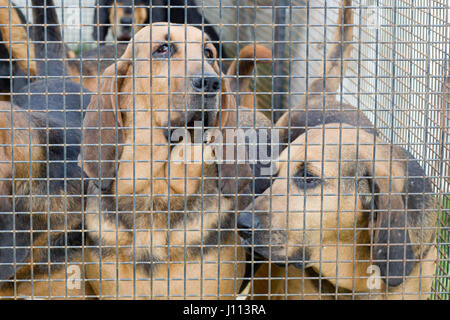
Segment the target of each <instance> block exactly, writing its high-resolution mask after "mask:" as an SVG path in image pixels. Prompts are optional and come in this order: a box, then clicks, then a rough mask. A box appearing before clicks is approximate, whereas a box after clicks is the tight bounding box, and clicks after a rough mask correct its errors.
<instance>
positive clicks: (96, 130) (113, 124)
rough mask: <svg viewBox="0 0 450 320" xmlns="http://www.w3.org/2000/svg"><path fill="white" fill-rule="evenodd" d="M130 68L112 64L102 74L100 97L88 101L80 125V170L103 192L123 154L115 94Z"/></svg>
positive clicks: (119, 111) (121, 123)
mask: <svg viewBox="0 0 450 320" xmlns="http://www.w3.org/2000/svg"><path fill="white" fill-rule="evenodd" d="M122 57H123V58H124V57H126V54H125V55H124V56H122ZM130 65H131V63H130V61H119V62H118V63H117V69H116V66H115V65H114V64H113V65H111V66H109V67H108V68H107V69H106V70H105V72H104V73H103V75H102V77H104V78H103V79H102V80H101V83H100V93H99V94H97V95H94V96H93V97H92V98H91V103H90V104H89V107H88V109H87V110H86V116H85V118H84V122H83V128H84V131H83V163H84V167H83V168H84V170H85V172H86V174H87V175H88V177H89V178H98V179H99V180H98V181H97V182H94V183H95V184H97V187H98V188H101V189H102V190H104V191H105V190H108V189H109V188H110V187H111V184H112V182H113V179H114V178H115V175H116V169H115V168H116V159H119V158H120V154H121V152H122V146H121V144H122V143H123V134H124V133H123V132H122V130H121V127H122V126H123V117H122V113H121V110H120V103H119V100H120V96H119V95H118V92H120V91H121V90H120V89H121V86H122V84H123V82H124V77H125V76H126V75H127V73H128V69H129V68H130ZM116 75H117V78H116Z"/></svg>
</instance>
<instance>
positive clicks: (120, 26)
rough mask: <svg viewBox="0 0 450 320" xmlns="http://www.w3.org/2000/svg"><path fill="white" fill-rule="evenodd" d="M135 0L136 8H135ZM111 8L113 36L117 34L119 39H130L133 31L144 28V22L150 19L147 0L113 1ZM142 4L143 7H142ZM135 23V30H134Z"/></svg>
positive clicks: (110, 16) (110, 17)
mask: <svg viewBox="0 0 450 320" xmlns="http://www.w3.org/2000/svg"><path fill="white" fill-rule="evenodd" d="M133 2H134V5H135V7H134V9H133ZM110 5H112V7H111V8H109V9H108V10H109V22H110V23H111V24H112V25H113V26H112V27H111V32H112V34H113V37H115V36H117V40H119V41H129V40H130V39H131V38H132V37H133V33H135V32H137V31H139V30H140V29H142V28H143V24H144V23H145V22H146V21H147V20H148V8H145V7H143V5H148V4H147V3H146V1H132V0H119V1H117V2H116V6H114V3H111V4H110ZM141 6H142V7H141ZM133 25H134V30H133Z"/></svg>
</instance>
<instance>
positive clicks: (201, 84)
mask: <svg viewBox="0 0 450 320" xmlns="http://www.w3.org/2000/svg"><path fill="white" fill-rule="evenodd" d="M207 40H208V37H207V36H206V35H205V34H203V33H202V32H201V31H200V30H199V29H197V28H195V27H190V26H186V25H174V24H171V25H170V26H169V25H168V24H166V23H158V24H153V25H152V26H149V27H146V28H144V29H142V30H141V31H139V32H138V33H137V34H136V36H135V38H134V41H133V42H132V43H130V44H129V45H128V48H127V50H126V51H125V53H124V54H123V56H122V57H121V59H120V60H119V62H118V63H117V65H112V66H110V67H109V68H108V69H106V70H105V72H104V74H103V75H102V77H103V79H102V80H101V85H100V93H99V94H98V95H97V96H94V97H93V98H92V100H91V103H90V105H89V108H88V110H87V114H86V117H85V120H84V129H85V130H84V143H85V146H84V161H85V163H84V169H85V171H86V173H87V174H88V176H89V177H95V178H102V179H105V180H103V181H102V186H101V187H102V189H103V190H105V189H109V187H110V185H111V182H112V181H111V180H109V179H111V178H113V177H115V176H116V173H117V172H119V174H118V176H123V177H127V178H130V179H131V178H132V179H131V180H139V181H137V182H136V183H137V184H143V185H147V184H150V179H151V178H154V177H158V176H160V175H162V172H163V171H164V169H163V167H164V165H165V164H164V161H166V162H167V159H168V157H169V146H168V142H170V141H171V140H173V139H175V140H176V141H178V139H179V138H180V135H179V131H180V130H182V132H185V131H186V129H187V131H188V132H189V133H190V134H191V135H192V132H191V131H192V130H193V129H194V126H195V127H197V128H199V127H201V128H206V127H215V126H216V125H217V123H218V120H219V119H220V120H221V121H222V123H228V121H227V119H228V118H230V119H232V115H231V113H232V112H230V114H228V113H227V112H222V113H221V115H220V117H218V111H219V108H220V109H221V110H228V109H229V110H235V106H234V103H233V101H234V99H232V95H226V94H221V90H222V91H225V92H229V90H228V89H227V88H228V86H227V83H226V82H225V81H222V74H221V72H220V68H219V66H218V64H217V61H216V57H217V52H216V49H215V48H214V46H213V45H212V44H210V43H209V42H208V41H207ZM175 130H176V131H177V132H175ZM172 138H173V139H172ZM191 138H192V136H191ZM175 140H174V141H175ZM117 160H121V161H123V162H120V163H118V162H117ZM158 161H160V162H158ZM116 166H117V168H116ZM133 172H135V175H134V176H133V177H131V176H130V175H132V174H133ZM108 178H109V179H108ZM139 178H141V179H139ZM154 183H156V184H157V183H158V182H154ZM128 184H129V187H130V188H132V184H133V182H132V181H129V182H124V183H123V184H122V185H123V186H125V185H128ZM136 187H139V186H136ZM127 190H128V189H127ZM128 191H129V190H128ZM128 191H126V190H125V189H123V190H122V192H128ZM130 192H131V191H130Z"/></svg>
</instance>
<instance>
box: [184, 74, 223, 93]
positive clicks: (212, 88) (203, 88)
mask: <svg viewBox="0 0 450 320" xmlns="http://www.w3.org/2000/svg"><path fill="white" fill-rule="evenodd" d="M191 81H192V88H193V89H194V90H195V91H198V92H205V93H217V92H218V91H219V90H220V79H219V77H218V76H217V75H215V74H213V73H205V74H198V75H197V76H194V77H193V78H192V80H191Z"/></svg>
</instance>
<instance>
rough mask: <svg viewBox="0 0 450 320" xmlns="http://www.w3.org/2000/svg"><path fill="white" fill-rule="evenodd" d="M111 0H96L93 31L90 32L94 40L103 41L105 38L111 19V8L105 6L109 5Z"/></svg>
mask: <svg viewBox="0 0 450 320" xmlns="http://www.w3.org/2000/svg"><path fill="white" fill-rule="evenodd" d="M112 2H113V1H111V0H97V1H96V4H95V6H96V8H95V9H94V31H93V32H92V37H93V38H94V40H99V41H105V39H106V35H107V34H108V29H109V27H110V26H109V24H111V21H109V11H110V10H111V8H108V7H105V6H111V5H112ZM112 10H114V8H112Z"/></svg>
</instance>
